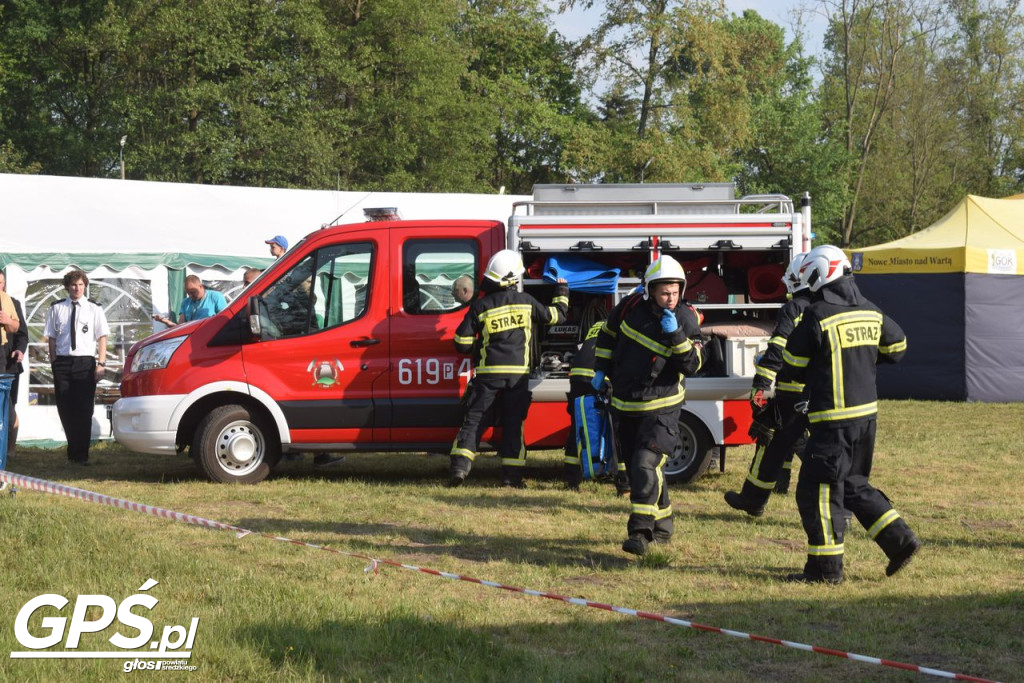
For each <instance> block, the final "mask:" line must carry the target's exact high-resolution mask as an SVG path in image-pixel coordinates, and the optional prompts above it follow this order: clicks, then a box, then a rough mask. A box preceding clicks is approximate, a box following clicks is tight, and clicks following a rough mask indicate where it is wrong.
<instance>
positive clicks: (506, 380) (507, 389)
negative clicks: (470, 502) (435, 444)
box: [451, 375, 533, 471]
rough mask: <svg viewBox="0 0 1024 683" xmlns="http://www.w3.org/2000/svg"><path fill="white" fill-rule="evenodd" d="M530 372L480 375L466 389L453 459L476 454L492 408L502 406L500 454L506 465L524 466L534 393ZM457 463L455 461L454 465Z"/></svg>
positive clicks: (499, 409)
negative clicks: (525, 433)
mask: <svg viewBox="0 0 1024 683" xmlns="http://www.w3.org/2000/svg"><path fill="white" fill-rule="evenodd" d="M529 379H530V378H529V376H528V375H513V376H504V377H487V376H480V375H478V376H476V377H474V378H473V381H472V382H471V383H470V385H469V387H468V388H467V389H466V392H467V399H466V416H465V418H463V421H462V428H461V429H459V433H458V435H456V437H455V443H454V444H453V445H452V451H451V455H452V460H453V463H454V461H455V459H456V458H457V457H464V458H467V459H468V460H467V461H466V464H467V468H466V471H468V463H469V461H472V460H473V459H474V458H476V455H477V451H478V450H479V449H480V438H481V437H482V436H483V433H484V431H485V430H486V429H487V427H488V426H489V425H488V422H489V421H488V420H486V419H485V417H486V415H487V413H488V411H489V410H490V409H492V408H495V407H496V408H497V409H498V419H497V422H498V424H499V425H501V430H502V434H501V442H500V443H499V444H498V456H499V457H500V458H501V464H502V466H503V467H523V466H524V465H525V464H526V448H525V447H524V445H523V423H524V422H525V421H526V414H527V412H529V410H530V401H531V399H532V397H533V395H532V394H531V393H530V389H529ZM453 467H454V465H453Z"/></svg>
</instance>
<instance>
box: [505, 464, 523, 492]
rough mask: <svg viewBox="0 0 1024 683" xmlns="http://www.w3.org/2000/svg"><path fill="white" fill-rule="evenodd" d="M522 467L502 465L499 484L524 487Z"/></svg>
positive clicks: (514, 487) (518, 487) (517, 487)
mask: <svg viewBox="0 0 1024 683" xmlns="http://www.w3.org/2000/svg"><path fill="white" fill-rule="evenodd" d="M522 469H523V468H521V467H502V468H501V485H502V486H504V487H506V488H511V489H525V488H526V483H525V482H524V481H523V472H522Z"/></svg>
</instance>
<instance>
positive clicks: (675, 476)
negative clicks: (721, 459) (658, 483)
mask: <svg viewBox="0 0 1024 683" xmlns="http://www.w3.org/2000/svg"><path fill="white" fill-rule="evenodd" d="M714 455H715V449H714V444H713V443H712V442H711V433H710V432H709V431H708V428H707V427H705V426H704V423H703V422H701V421H700V419H699V418H698V417H697V416H696V415H694V414H693V413H689V412H687V411H685V410H684V411H682V412H681V413H679V448H678V449H677V450H676V452H675V453H674V454H673V455H672V457H670V458H669V459H668V462H666V463H665V479H667V480H668V481H669V482H670V483H673V484H685V483H687V482H690V481H693V480H695V479H699V478H700V476H701V475H702V474H704V473H705V472H707V471H708V467H710V466H711V461H712V459H713V458H714Z"/></svg>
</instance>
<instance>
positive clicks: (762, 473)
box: [725, 254, 811, 517]
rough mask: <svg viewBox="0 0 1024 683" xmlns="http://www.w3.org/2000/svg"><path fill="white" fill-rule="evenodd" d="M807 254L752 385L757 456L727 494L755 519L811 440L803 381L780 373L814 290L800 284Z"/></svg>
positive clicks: (794, 267)
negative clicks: (803, 407)
mask: <svg viewBox="0 0 1024 683" xmlns="http://www.w3.org/2000/svg"><path fill="white" fill-rule="evenodd" d="M804 256H805V254H797V255H796V257H795V258H794V259H793V260H792V261H791V262H790V264H789V266H788V267H787V268H786V274H785V275H784V276H783V278H782V281H783V282H784V283H785V284H786V289H788V290H789V292H790V295H791V298H790V300H789V301H787V302H786V303H785V304H784V305H783V306H782V308H780V309H779V314H778V317H777V318H776V320H775V330H774V331H773V332H772V336H771V338H770V339H769V340H768V348H767V349H766V350H765V352H764V354H763V355H762V356H761V358H760V360H758V361H757V365H756V368H757V369H756V370H755V372H754V382H753V386H752V387H751V389H750V407H751V409H752V410H753V412H754V426H753V427H751V436H753V437H754V439H755V441H754V458H753V460H751V461H750V468H749V470H748V471H747V478H746V480H745V481H744V482H743V489H742V490H741V491H740V492H739V493H737V492H736V491H729V492H727V493H726V494H725V502H726V503H728V504H729V506H730V507H733V508H735V509H737V510H742V511H744V512H746V513H747V514H749V515H752V516H754V517H760V516H761V515H762V514H764V506H765V505H766V504H767V502H768V499H769V498H770V497H771V495H772V491H773V490H775V491H779V492H780V493H786V492H788V490H789V475H790V470H791V468H792V465H793V455H794V454H795V453H799V452H801V451H802V450H803V447H804V443H805V441H806V432H807V415H806V414H805V413H804V412H803V411H802V410H798V409H797V405H798V404H799V403H801V402H802V401H803V398H802V396H803V390H804V385H803V384H801V383H800V382H793V381H787V380H786V378H785V377H778V374H779V370H781V368H782V365H783V361H782V352H783V351H784V350H785V348H786V340H787V339H789V335H790V334H791V333H792V332H793V330H794V329H795V328H796V326H797V325H798V324H799V322H800V318H801V317H802V316H803V312H804V309H806V308H807V306H808V305H809V304H810V303H811V292H810V290H809V289H808V287H807V285H805V284H803V283H801V282H800V265H801V264H802V263H803V260H804Z"/></svg>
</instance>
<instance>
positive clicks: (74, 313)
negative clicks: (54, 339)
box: [71, 301, 78, 351]
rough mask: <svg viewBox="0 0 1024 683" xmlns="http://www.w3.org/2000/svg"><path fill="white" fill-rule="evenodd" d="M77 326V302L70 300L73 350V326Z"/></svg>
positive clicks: (73, 344)
mask: <svg viewBox="0 0 1024 683" xmlns="http://www.w3.org/2000/svg"><path fill="white" fill-rule="evenodd" d="M76 327H78V302H77V301H72V302H71V350H72V351H74V350H75V328H76Z"/></svg>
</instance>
